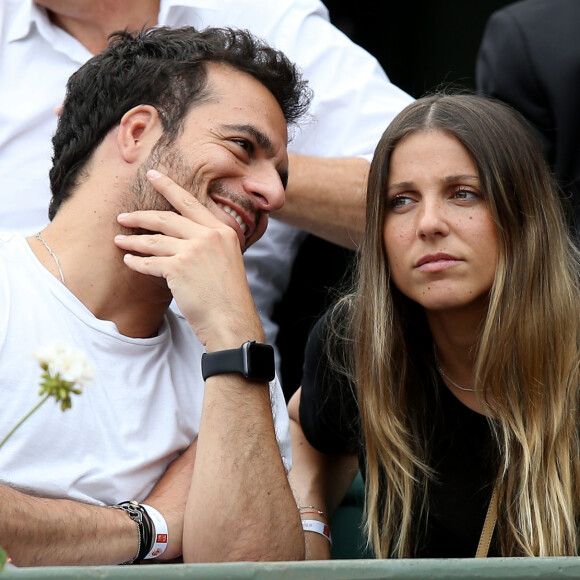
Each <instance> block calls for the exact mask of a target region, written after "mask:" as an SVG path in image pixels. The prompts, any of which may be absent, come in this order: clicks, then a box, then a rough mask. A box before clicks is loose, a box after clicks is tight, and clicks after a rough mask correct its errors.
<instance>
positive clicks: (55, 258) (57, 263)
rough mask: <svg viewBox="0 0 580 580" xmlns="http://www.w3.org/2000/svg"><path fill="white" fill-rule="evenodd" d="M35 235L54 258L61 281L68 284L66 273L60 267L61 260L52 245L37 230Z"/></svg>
mask: <svg viewBox="0 0 580 580" xmlns="http://www.w3.org/2000/svg"><path fill="white" fill-rule="evenodd" d="M34 237H35V238H36V239H37V240H38V241H39V242H40V243H41V244H42V245H43V246H44V247H45V248H46V249H47V251H48V253H49V254H50V255H51V256H52V259H53V260H54V263H55V264H56V267H57V268H58V273H59V275H60V281H61V282H62V283H63V284H64V285H65V286H66V283H65V281H64V274H63V273H62V268H61V267H60V262H59V261H58V258H57V257H56V254H55V253H54V252H53V251H52V249H51V247H50V246H49V245H48V244H47V243H46V242H45V241H44V239H43V238H42V236H41V235H40V232H36V233H35V234H34Z"/></svg>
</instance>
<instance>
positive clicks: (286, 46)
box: [266, 0, 413, 249]
mask: <svg viewBox="0 0 580 580" xmlns="http://www.w3.org/2000/svg"><path fill="white" fill-rule="evenodd" d="M268 12H271V13H272V15H271V19H272V21H276V20H277V21H278V25H279V26H278V27H277V34H272V36H271V38H272V40H273V41H275V44H276V46H277V47H278V48H280V49H281V50H283V51H284V52H285V53H286V54H287V55H288V57H289V58H290V59H291V60H293V61H294V62H296V64H297V65H298V66H299V67H300V69H301V71H302V74H303V76H304V78H306V79H308V83H309V86H310V87H311V88H312V91H313V93H314V100H313V104H312V110H311V111H310V114H311V117H312V119H311V121H310V122H307V123H304V124H303V125H302V126H301V127H300V128H299V129H298V130H297V131H296V132H295V134H294V137H293V139H292V140H291V142H290V145H289V148H288V150H289V152H290V154H291V155H290V172H289V182H288V189H287V192H286V203H285V206H284V208H282V210H280V211H279V212H276V213H274V214H273V217H274V218H277V219H279V220H280V221H282V222H286V223H288V224H291V225H293V226H296V227H298V228H300V229H303V230H306V231H307V232H309V233H312V234H315V235H317V236H319V237H322V238H324V239H326V240H328V241H331V242H334V243H337V244H339V245H342V246H345V247H347V248H350V249H356V248H357V247H358V243H359V241H360V236H361V233H362V231H363V228H364V200H365V189H366V179H367V173H368V169H369V162H370V160H371V159H372V155H373V152H374V149H375V147H376V144H377V143H378V141H379V139H380V136H381V135H382V133H383V131H384V130H385V129H386V127H387V125H388V124H389V123H390V122H391V120H392V119H393V118H394V117H395V115H397V114H398V113H399V112H400V111H401V110H402V109H403V108H404V107H406V106H407V105H409V104H410V103H411V102H412V101H413V99H412V97H410V96H409V95H408V94H406V93H405V92H404V91H402V90H401V89H399V88H398V87H396V86H395V85H393V84H392V83H391V82H390V80H389V79H388V77H387V75H386V74H385V72H384V70H383V69H382V67H381V66H380V64H379V63H378V61H377V60H376V59H375V58H374V57H373V56H372V55H371V54H369V53H368V52H367V51H365V50H364V49H363V48H361V47H360V46H358V45H357V44H355V43H353V42H352V41H351V40H350V39H349V38H348V37H347V36H345V35H344V34H343V33H342V32H341V31H340V30H339V29H338V28H336V27H335V26H334V25H333V24H331V23H330V21H329V13H328V10H327V9H326V7H325V6H324V5H323V4H322V2H319V1H318V0H311V1H306V2H293V3H291V2H280V5H279V6H276V5H274V4H272V6H271V7H269V8H268ZM277 13H278V14H282V13H283V14H284V15H283V16H280V15H276V14H277ZM282 21H283V26H280V23H281V22H282ZM269 36H270V35H268V34H267V35H266V37H269Z"/></svg>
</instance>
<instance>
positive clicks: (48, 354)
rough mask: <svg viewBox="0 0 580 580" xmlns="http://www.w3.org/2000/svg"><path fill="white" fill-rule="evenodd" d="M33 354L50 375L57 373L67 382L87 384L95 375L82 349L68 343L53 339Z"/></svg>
mask: <svg viewBox="0 0 580 580" xmlns="http://www.w3.org/2000/svg"><path fill="white" fill-rule="evenodd" d="M33 356H34V358H36V359H37V360H38V362H39V363H40V366H42V368H44V369H45V370H47V371H48V373H49V374H50V375H51V376H53V377H55V376H57V375H59V376H60V378H61V379H62V380H64V381H67V382H69V383H73V384H77V385H80V386H85V385H89V384H90V383H91V382H92V380H93V378H94V376H95V368H94V366H93V364H92V362H91V361H90V360H89V359H88V358H87V356H86V354H85V353H84V351H82V350H81V349H80V348H76V347H75V346H71V345H69V344H65V343H62V342H57V341H55V342H53V343H51V344H48V345H45V346H43V347H40V348H39V349H37V350H36V352H34V354H33Z"/></svg>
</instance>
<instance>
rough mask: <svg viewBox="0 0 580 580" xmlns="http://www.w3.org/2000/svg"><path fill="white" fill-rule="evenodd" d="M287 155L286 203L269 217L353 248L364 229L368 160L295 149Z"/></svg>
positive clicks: (355, 247)
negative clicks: (300, 152)
mask: <svg viewBox="0 0 580 580" xmlns="http://www.w3.org/2000/svg"><path fill="white" fill-rule="evenodd" d="M289 158H290V177H289V181H288V187H287V189H286V203H285V204H284V207H283V208H282V209H281V210H279V211H277V212H276V213H274V214H273V215H272V217H274V218H276V219H278V220H280V221H283V222H285V223H288V224H290V225H293V226H296V227H299V228H300V229H303V230H305V231H307V232H309V233H311V234H314V235H317V236H319V237H321V238H324V239H325V240H328V241H329V242H333V243H335V244H338V245H339V246H344V247H345V248H349V249H351V250H356V249H357V248H358V245H359V242H360V239H361V236H362V233H363V230H364V222H365V215H364V214H365V201H364V200H365V189H366V182H367V175H368V170H369V167H370V164H369V162H368V161H366V159H362V158H358V157H345V158H326V157H312V156H308V155H299V154H296V153H295V154H290V155H289Z"/></svg>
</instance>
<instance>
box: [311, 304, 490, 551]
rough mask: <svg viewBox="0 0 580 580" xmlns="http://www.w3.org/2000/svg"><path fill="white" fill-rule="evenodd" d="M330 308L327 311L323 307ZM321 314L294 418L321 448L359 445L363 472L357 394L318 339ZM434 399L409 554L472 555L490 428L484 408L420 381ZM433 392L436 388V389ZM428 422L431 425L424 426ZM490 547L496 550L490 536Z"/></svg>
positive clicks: (323, 327)
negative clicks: (424, 502)
mask: <svg viewBox="0 0 580 580" xmlns="http://www.w3.org/2000/svg"><path fill="white" fill-rule="evenodd" d="M327 316H328V315H327ZM327 316H325V317H323V318H322V319H321V320H319V321H318V323H317V324H316V326H315V327H314V328H313V330H312V332H311V334H310V337H309V339H308V343H307V345H306V355H305V362H304V375H303V380H302V395H301V399H300V422H301V424H302V428H303V430H304V433H305V435H306V438H307V439H308V441H309V442H310V444H311V445H312V446H313V447H314V448H316V449H317V450H319V451H321V452H323V453H348V452H350V453H357V454H358V455H359V464H360V466H361V471H362V474H363V477H364V445H363V442H362V437H361V433H360V428H359V412H358V405H357V402H356V396H355V394H354V390H353V389H352V386H351V384H350V383H349V381H348V380H347V379H346V378H345V377H344V375H341V374H339V373H337V372H336V371H334V370H332V369H331V368H330V366H329V361H328V356H327V354H326V349H325V347H324V342H325V341H326V340H328V329H327V325H328V322H327ZM425 389H427V390H428V391H427V395H428V397H427V398H428V400H429V401H430V406H431V401H432V407H433V412H432V416H431V415H430V416H429V421H432V426H433V429H432V431H431V432H432V437H430V439H431V442H432V443H431V444H430V445H431V449H430V455H429V457H430V461H429V465H430V466H431V467H432V468H434V469H435V470H436V474H437V475H436V480H435V481H433V482H431V483H430V484H429V489H428V498H429V500H428V509H427V514H428V515H427V516H424V517H423V518H418V519H417V525H416V526H415V529H414V530H413V535H414V538H415V540H414V543H415V557H420V558H469V557H473V556H475V552H476V550H477V544H478V542H479V538H480V535H481V530H482V527H483V522H484V519H485V514H486V512H487V507H488V505H489V499H490V496H491V487H492V486H491V483H492V480H493V477H492V468H491V461H490V449H491V435H490V429H489V425H488V423H487V420H486V418H485V417H484V416H482V415H480V414H479V413H476V412H475V411H472V410H471V409H469V408H468V407H466V406H465V405H463V404H462V403H461V402H460V401H459V400H458V399H457V398H456V397H455V396H454V395H453V394H452V393H451V392H450V391H449V389H448V388H447V387H446V386H445V384H444V383H443V382H442V381H438V382H437V383H436V384H433V381H432V379H431V378H428V379H427V380H426V382H425ZM435 393H437V396H435ZM429 427H430V426H429ZM489 555H490V556H493V555H498V553H497V550H496V548H495V546H494V543H493V542H492V546H491V547H490V551H489Z"/></svg>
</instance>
